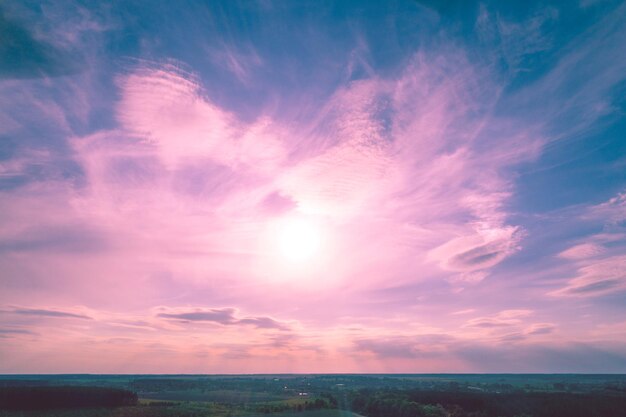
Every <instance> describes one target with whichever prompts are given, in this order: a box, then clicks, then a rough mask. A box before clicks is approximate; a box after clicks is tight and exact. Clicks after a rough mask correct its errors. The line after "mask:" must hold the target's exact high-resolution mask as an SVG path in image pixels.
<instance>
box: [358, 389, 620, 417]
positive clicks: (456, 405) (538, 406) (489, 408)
mask: <svg viewBox="0 0 626 417" xmlns="http://www.w3.org/2000/svg"><path fill="white" fill-rule="evenodd" d="M349 404H350V406H351V409H352V411H356V412H358V413H360V414H363V415H366V416H368V417H444V416H445V417H519V416H532V417H589V416H603V417H619V416H623V415H624V414H623V413H624V410H626V396H623V395H607V394H602V393H591V394H571V393H563V392H517V393H505V394H496V393H484V392H478V393H469V392H456V393H454V392H442V391H421V390H360V391H354V392H352V393H350V394H349Z"/></svg>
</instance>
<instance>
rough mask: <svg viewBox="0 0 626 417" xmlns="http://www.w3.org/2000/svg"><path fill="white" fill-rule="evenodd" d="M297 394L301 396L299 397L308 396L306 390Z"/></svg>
mask: <svg viewBox="0 0 626 417" xmlns="http://www.w3.org/2000/svg"><path fill="white" fill-rule="evenodd" d="M298 395H299V396H301V397H308V396H309V393H308V392H299V393H298Z"/></svg>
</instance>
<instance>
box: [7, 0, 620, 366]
mask: <svg viewBox="0 0 626 417" xmlns="http://www.w3.org/2000/svg"><path fill="white" fill-rule="evenodd" d="M194 7H198V9H197V10H195V9H193V8H192V7H190V8H189V9H188V10H187V9H185V10H178V11H176V12H175V14H174V15H175V19H174V18H173V19H174V20H173V21H175V22H177V23H176V24H175V25H174V26H173V27H171V28H169V29H168V30H166V31H164V32H160V31H156V29H155V27H153V26H152V25H153V24H154V25H156V26H157V27H158V21H159V19H162V18H163V17H162V16H155V15H153V14H152V13H153V12H152V11H142V13H144V14H146V15H145V16H144V17H145V19H146V22H149V23H147V25H146V26H145V27H142V28H138V27H136V26H134V24H133V23H132V19H129V17H128V16H129V13H131V12H133V11H132V10H131V9H126V8H124V7H121V6H120V8H119V10H115V12H112V11H108V12H107V11H105V10H103V9H99V8H97V7H94V8H93V10H92V9H84V8H81V9H79V10H80V11H79V12H78V14H77V15H74V13H75V12H73V11H71V10H67V9H65V8H63V7H61V6H58V5H52V4H50V5H47V6H46V7H42V8H41V9H38V10H34V9H29V8H27V7H26V6H22V5H19V4H10V5H9V6H6V10H4V13H5V18H6V19H12V20H11V21H15V25H22V26H23V28H24V30H28V31H30V32H29V33H31V35H32V40H30V41H29V42H31V43H34V42H40V43H42V45H43V46H40V48H44V46H45V48H49V49H45V48H44V49H45V50H49V51H50V52H49V53H50V54H52V53H53V51H57V50H58V51H64V52H63V54H65V53H66V52H67V54H66V55H67V57H66V59H68V60H71V61H72V65H69V64H68V65H67V68H72V70H71V71H69V70H68V72H62V73H58V71H57V70H56V69H55V70H54V71H53V70H52V69H46V68H44V67H43V66H45V65H48V64H49V65H50V66H51V68H52V66H53V63H52V62H50V63H48V64H46V62H44V61H45V60H44V61H41V59H40V58H37V57H34V58H33V59H35V58H37V59H38V60H39V61H37V62H39V63H38V64H37V65H39V66H38V67H37V68H33V67H32V62H31V63H29V62H30V61H28V60H26V61H25V62H23V63H19V65H16V66H15V68H13V69H11V71H8V70H7V71H0V77H2V78H1V79H0V91H1V92H2V97H3V98H2V99H0V105H1V106H0V135H1V136H0V140H1V141H2V142H1V144H2V146H1V147H0V193H1V194H0V212H1V213H2V215H0V270H1V271H3V273H2V276H1V278H0V280H1V281H0V285H1V289H2V291H1V293H2V295H0V338H2V340H3V344H2V347H0V354H1V355H2V356H3V357H8V358H11V361H10V363H9V362H7V363H0V372H117V371H120V370H125V371H129V370H130V371H132V372H157V373H158V372H176V373H180V372H390V371H391V372H393V371H398V372H400V371H402V372H406V371H411V372H420V371H423V372H438V371H440V372H455V371H459V372H461V371H462V372H474V371H476V372H482V371H485V372H486V371H489V372H491V371H494V372H500V371H502V372H506V371H515V372H518V371H532V372H609V371H619V370H626V331H625V330H624V329H626V324H625V323H624V322H623V321H620V320H619V317H620V314H621V315H623V313H624V308H623V306H624V303H623V302H622V301H623V297H624V294H626V275H625V274H624V272H623V271H626V257H625V255H624V253H625V248H626V246H625V245H624V242H625V241H626V239H624V237H625V236H626V229H625V223H624V222H625V220H626V198H625V195H626V194H624V192H625V191H624V190H625V189H626V179H625V178H624V177H623V174H620V173H623V168H624V166H626V165H625V164H624V163H625V161H626V159H624V158H625V157H624V155H625V154H626V149H624V148H623V143H621V142H620V138H621V137H622V136H623V135H622V136H620V130H619V129H620V128H621V129H622V130H621V132H622V133H623V117H622V116H620V115H621V114H623V105H624V103H623V102H620V101H619V99H618V98H616V97H617V96H619V91H620V90H619V89H620V88H621V87H620V86H621V85H623V81H624V74H626V68H625V67H626V54H624V53H622V52H620V51H621V49H620V48H619V45H621V42H622V41H624V40H625V35H626V27H625V25H624V24H623V17H624V15H625V14H626V11H625V10H626V6H625V5H624V4H619V3H618V2H606V4H602V5H596V6H587V7H588V8H592V9H593V11H592V12H591V11H590V10H589V9H588V8H585V9H583V8H582V6H581V8H578V6H576V7H575V8H573V6H567V7H565V6H562V7H558V6H557V5H554V6H545V7H544V6H536V8H535V10H534V11H533V12H532V13H530V14H519V12H515V11H512V10H508V9H506V7H505V6H498V5H497V4H491V3H489V2H486V3H482V4H478V3H477V4H476V5H475V7H472V8H468V9H467V10H465V11H464V13H463V17H462V18H460V17H458V16H456V17H455V16H452V15H446V14H445V13H444V12H443V11H441V10H439V11H438V10H436V8H435V9H434V8H429V7H426V6H421V5H418V4H414V3H412V2H409V3H406V4H404V3H403V4H402V7H403V8H406V13H408V14H409V15H410V16H413V17H414V18H415V19H418V21H419V22H422V24H423V27H422V28H421V29H418V28H416V27H414V26H413V25H412V24H411V23H410V22H409V21H407V20H405V16H404V15H402V16H400V15H398V13H397V12H394V11H393V10H391V9H387V8H385V7H383V6H375V7H374V6H373V8H365V9H363V10H362V11H363V13H365V15H364V16H362V17H355V16H353V14H352V13H351V11H353V10H354V8H355V7H357V6H356V5H352V6H349V7H347V9H343V8H342V9H340V10H337V11H336V14H332V13H330V14H327V13H326V11H325V10H326V9H324V8H321V9H320V10H321V11H320V10H317V11H314V10H313V9H311V8H308V7H306V6H302V7H304V8H305V10H307V14H306V16H307V17H306V18H303V20H302V21H301V22H299V23H298V22H297V19H296V20H294V21H293V22H292V20H291V19H292V18H293V19H295V17H293V16H292V13H294V11H293V10H287V9H284V8H281V7H279V6H277V5H271V6H268V7H261V6H259V7H258V8H256V6H255V8H254V11H253V12H251V13H252V17H250V19H252V21H254V24H251V25H250V26H249V27H247V28H244V27H242V28H234V29H233V28H231V29H229V30H234V33H235V34H234V35H233V37H231V38H228V37H226V36H225V35H224V34H225V33H226V32H225V30H226V29H225V28H224V27H223V25H226V26H228V25H231V24H232V25H234V24H235V23H233V22H235V21H236V17H237V13H239V11H233V10H229V11H223V10H222V11H221V12H220V11H219V10H217V9H212V8H211V7H209V6H202V7H200V6H194ZM215 7H217V6H215ZM379 8H380V9H379ZM218 9H219V7H218ZM192 12H194V13H192ZM222 12H223V13H222ZM220 13H222V14H220ZM224 13H225V14H224ZM229 13H231V14H229ZM369 14H372V15H373V16H378V15H380V16H387V17H389V19H392V20H393V21H394V22H395V26H394V29H393V31H392V32H391V35H389V37H384V39H377V38H376V36H375V35H374V34H375V33H376V32H377V30H380V27H379V26H378V25H384V24H385V23H384V21H385V19H380V17H377V18H374V19H373V20H370V19H369V18H366V17H365V16H369ZM582 15H585V16H590V17H587V18H586V19H585V20H584V22H585V24H584V25H583V26H581V27H582V28H577V29H574V28H573V27H572V26H571V21H572V19H574V18H581V17H580V16H582ZM216 16H222V18H221V20H220V19H217V18H216ZM577 16H578V17H577ZM202 19H207V20H206V22H211V23H210V24H208V23H207V25H206V27H204V26H202V28H200V27H197V26H196V24H197V22H199V21H200V20H202ZM257 19H259V20H257ZM379 19H380V21H379ZM455 19H456V20H455ZM581 19H582V18H581ZM62 20H67V21H68V22H73V26H69V25H63V24H60V25H55V23H58V22H61V21H62ZM274 21H280V22H292V23H289V25H290V27H292V26H293V27H292V29H293V30H294V32H293V34H294V38H293V39H291V40H290V39H287V38H286V37H285V34H284V33H282V29H280V27H281V26H278V25H272V24H271V22H274ZM38 22H45V24H37V23H38ZM260 22H267V23H260ZM436 22H443V24H442V25H439V24H438V23H436ZM79 23H80V24H79ZM189 25H190V26H189ZM298 25H300V27H301V28H304V29H303V30H301V31H297V32H296V31H295V28H296V27H297V26H298ZM20 27H21V26H20ZM329 27H332V28H337V27H338V28H344V29H345V30H346V32H343V29H342V33H341V34H335V36H336V38H337V39H339V40H340V41H337V42H331V41H332V37H331V35H326V34H325V33H326V32H325V30H326V29H327V28H329ZM350 28H352V29H350ZM183 29H185V30H183ZM386 30H389V28H386ZM123 34H126V35H127V38H124V39H127V41H124V42H129V43H124V42H121V41H120V40H119V37H120V36H121V35H123ZM327 36H328V37H327ZM413 36H415V38H413ZM394 37H397V39H399V40H398V42H399V43H398V44H394V45H391V44H386V43H385V42H392V39H393V38H394ZM128 39H132V40H133V41H132V42H131V41H128ZM181 39H182V40H184V43H182V44H177V42H179V41H180V40H181ZM206 39H214V40H213V41H210V42H209V41H207V40H206ZM215 39H219V40H215ZM407 39H414V40H415V42H414V43H413V44H410V45H406V44H404V41H405V40H407ZM418 39H419V42H418V41H417V40H418ZM134 42H136V43H134ZM44 44H45V45H44ZM29 45H30V44H29ZM46 45H47V46H46ZM27 46H28V45H25V46H24V48H26V47H27ZM28 48H30V50H31V52H32V53H35V52H36V51H38V50H39V49H36V48H35V49H33V48H34V47H33V46H32V45H31V46H28ZM42 50H43V49H42ZM384 51H387V52H385V53H384ZM59 54H60V52H59ZM63 56H65V55H63ZM608 57H611V59H610V68H609V67H607V65H608V61H607V60H608ZM111 58H112V60H111ZM12 59H17V58H12ZM20 59H21V58H20ZM50 59H52V58H50ZM55 59H56V58H55ZM59 59H60V58H59ZM55 62H56V61H55ZM29 65H31V66H30V67H28V68H27V69H23V71H24V75H23V76H22V77H18V76H16V75H15V71H18V72H19V71H22V70H20V68H22V66H25V67H26V66H29ZM54 65H57V64H56V63H55V64H54ZM55 68H56V67H55ZM621 70H623V71H621ZM25 109H28V111H27V112H26V111H24V110H25ZM598 144H600V145H598ZM598 146H600V148H602V149H610V150H612V151H611V152H610V154H611V156H610V158H611V159H610V160H607V159H606V158H608V157H607V156H606V155H605V154H604V153H602V152H600V151H598ZM603 158H604V159H603ZM572 161H574V162H573V163H572ZM620 175H621V176H620ZM584 178H591V179H593V182H592V184H591V185H589V186H586V183H585V179H584ZM585 187H587V188H585ZM294 222H296V224H301V223H302V224H306V225H307V227H311V228H313V229H315V231H316V232H315V233H316V234H317V238H318V239H319V245H320V248H321V249H320V250H319V251H318V252H317V253H316V255H315V257H314V258H312V259H310V260H308V261H307V262H302V263H293V262H289V261H286V260H285V258H284V256H282V255H281V250H282V246H281V245H282V243H281V242H280V241H278V240H277V236H280V234H281V230H283V229H284V227H285V224H294ZM620 329H621V330H620ZM616 335H617V336H616ZM79 345H80V346H88V348H87V349H85V350H82V351H80V352H79V351H78V346H79ZM111 346H112V348H111ZM161 358H167V359H168V360H167V361H166V362H165V361H162V360H161ZM616 367H617V368H616Z"/></svg>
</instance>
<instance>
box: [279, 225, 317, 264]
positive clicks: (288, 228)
mask: <svg viewBox="0 0 626 417" xmlns="http://www.w3.org/2000/svg"><path fill="white" fill-rule="evenodd" d="M277 238H278V241H277V243H278V250H279V252H280V255H281V256H282V258H283V259H285V260H287V261H289V262H293V263H301V262H305V261H308V260H311V259H312V258H314V257H315V255H316V254H317V253H318V252H319V250H320V246H321V233H320V230H319V228H317V227H316V225H315V224H314V223H313V222H310V221H307V220H305V219H289V220H286V221H284V222H282V223H281V224H280V226H279V227H278V230H277Z"/></svg>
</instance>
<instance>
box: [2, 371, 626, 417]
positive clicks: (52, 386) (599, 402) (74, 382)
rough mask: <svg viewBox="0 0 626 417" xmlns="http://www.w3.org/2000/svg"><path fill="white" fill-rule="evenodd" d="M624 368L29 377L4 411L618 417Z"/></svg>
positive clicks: (9, 387) (5, 392)
mask: <svg viewBox="0 0 626 417" xmlns="http://www.w3.org/2000/svg"><path fill="white" fill-rule="evenodd" d="M624 409H626V376H624V375H541V374H535V375H520V374H491V375H490V374H482V375H480V374H473V375H472V374H464V375H454V374H432V375H424V374H418V375H410V374H407V375H398V374H389V375H384V374H376V375H367V374H360V375H357V374H352V375H351V374H329V375H237V376H233V375H54V376H51V375H29V376H20V375H14V376H4V377H2V378H0V416H3V417H29V416H33V417H34V416H45V417H74V416H76V417H78V416H81V417H96V416H102V417H108V416H111V417H151V416H154V417H161V416H162V417H211V416H215V417H239V416H240V417H261V416H268V415H272V416H275V417H296V416H297V417H359V416H367V417H451V416H453V417H526V416H535V417H589V416H599V417H613V416H615V417H618V416H621V415H622V413H623V410H624Z"/></svg>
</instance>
